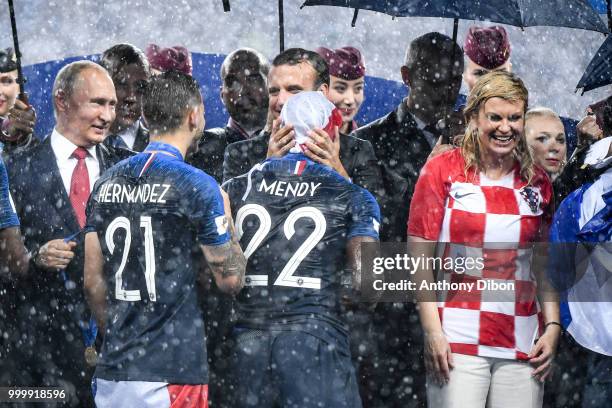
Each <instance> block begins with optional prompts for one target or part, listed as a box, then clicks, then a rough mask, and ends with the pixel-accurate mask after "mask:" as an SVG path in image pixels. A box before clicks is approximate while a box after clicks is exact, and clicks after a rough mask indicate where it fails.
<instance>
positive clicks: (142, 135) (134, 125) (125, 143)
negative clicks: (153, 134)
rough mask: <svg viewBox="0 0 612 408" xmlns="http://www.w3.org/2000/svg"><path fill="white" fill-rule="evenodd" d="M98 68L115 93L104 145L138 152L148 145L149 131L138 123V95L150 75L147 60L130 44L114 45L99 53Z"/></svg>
mask: <svg viewBox="0 0 612 408" xmlns="http://www.w3.org/2000/svg"><path fill="white" fill-rule="evenodd" d="M100 65H102V66H103V67H104V68H106V70H107V71H108V73H109V74H110V76H111V78H112V79H113V84H114V85H115V90H116V92H117V108H116V117H115V121H114V122H113V124H112V126H111V129H110V134H109V135H108V137H107V138H106V140H105V141H104V144H105V145H107V146H114V147H121V148H127V149H130V150H133V151H135V152H142V151H143V150H144V149H145V147H147V145H148V144H149V131H148V130H147V129H146V127H145V126H144V124H143V123H142V120H141V114H142V93H143V91H144V89H145V86H146V84H147V81H148V80H149V78H150V76H151V68H150V66H149V61H148V60H147V57H146V55H145V54H144V52H142V50H140V49H139V48H136V47H135V46H133V45H132V44H117V45H113V46H112V47H110V48H109V49H108V50H106V51H104V52H103V53H102V56H101V57H100Z"/></svg>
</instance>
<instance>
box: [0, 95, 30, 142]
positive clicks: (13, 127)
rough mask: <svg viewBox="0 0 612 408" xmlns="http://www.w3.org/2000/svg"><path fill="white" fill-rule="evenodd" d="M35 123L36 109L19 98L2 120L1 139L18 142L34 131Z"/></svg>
mask: <svg viewBox="0 0 612 408" xmlns="http://www.w3.org/2000/svg"><path fill="white" fill-rule="evenodd" d="M35 125H36V111H35V110H34V108H33V107H32V106H30V105H28V104H26V103H24V102H22V101H20V100H19V99H17V100H15V105H13V107H12V108H11V109H10V110H9V111H8V114H7V117H6V119H5V120H4V121H3V122H2V132H0V134H1V135H2V139H3V140H2V141H4V142H12V143H19V142H22V141H23V140H24V139H25V138H26V137H28V136H29V135H31V134H32V133H34V126H35Z"/></svg>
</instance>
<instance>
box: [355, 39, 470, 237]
mask: <svg viewBox="0 0 612 408" xmlns="http://www.w3.org/2000/svg"><path fill="white" fill-rule="evenodd" d="M452 52H454V53H455V67H454V69H453V70H452V74H451V70H450V64H451V55H452V54H451V53H452ZM462 72H463V51H461V48H460V47H459V46H458V45H457V44H456V43H454V42H453V41H452V39H450V38H449V37H447V36H445V35H443V34H440V33H428V34H425V35H423V36H421V37H419V38H417V39H415V40H414V41H412V42H411V44H410V46H409V47H408V51H407V52H406V61H405V63H404V65H403V66H402V68H401V74H402V80H403V81H404V84H405V85H406V86H407V87H408V88H409V90H410V94H409V95H408V97H407V98H406V99H404V100H403V101H402V103H400V105H399V106H398V107H397V108H396V109H395V110H394V111H392V112H390V113H389V114H388V115H386V116H383V117H382V118H380V119H377V120H375V121H374V122H372V123H369V124H367V125H365V126H363V127H361V128H359V129H357V130H356V131H354V132H353V133H352V134H353V136H355V137H358V138H361V139H364V140H368V141H370V142H371V143H372V146H373V147H374V152H375V154H376V157H377V159H378V162H379V164H380V166H381V167H382V172H383V178H384V184H385V185H384V188H385V197H384V199H382V200H381V202H380V205H381V213H382V225H381V229H380V233H381V241H383V242H384V241H395V242H405V241H406V230H407V227H406V223H407V220H408V208H410V198H411V197H412V190H413V188H414V185H415V184H416V181H417V178H418V177H419V172H420V171H421V167H423V165H424V164H425V161H426V160H427V156H428V155H429V153H430V152H431V150H432V148H433V147H434V146H435V144H436V141H437V139H438V138H439V136H440V134H439V131H438V130H437V124H438V122H439V121H440V120H441V119H444V118H445V117H446V115H447V114H448V113H450V112H451V111H452V110H451V108H452V106H453V103H454V101H455V100H456V99H457V94H458V93H459V88H460V87H461V73H462Z"/></svg>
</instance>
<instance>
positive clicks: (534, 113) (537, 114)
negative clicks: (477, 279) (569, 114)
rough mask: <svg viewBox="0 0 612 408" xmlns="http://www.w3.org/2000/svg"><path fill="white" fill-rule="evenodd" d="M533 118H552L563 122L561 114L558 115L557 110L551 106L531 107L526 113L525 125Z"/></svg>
mask: <svg viewBox="0 0 612 408" xmlns="http://www.w3.org/2000/svg"><path fill="white" fill-rule="evenodd" d="M532 118H552V119H556V120H558V121H559V122H561V123H563V122H562V121H561V118H560V117H559V115H557V112H555V111H554V110H552V109H550V108H545V107H544V106H536V107H535V108H531V109H529V110H528V111H527V113H525V126H526V124H527V121H528V120H529V119H532Z"/></svg>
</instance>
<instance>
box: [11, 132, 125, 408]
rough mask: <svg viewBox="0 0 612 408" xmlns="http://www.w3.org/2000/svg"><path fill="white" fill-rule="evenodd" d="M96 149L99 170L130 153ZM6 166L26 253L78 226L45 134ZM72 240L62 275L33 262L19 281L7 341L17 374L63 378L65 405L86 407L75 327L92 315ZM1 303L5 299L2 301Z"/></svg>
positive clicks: (53, 380) (49, 380) (43, 380)
mask: <svg viewBox="0 0 612 408" xmlns="http://www.w3.org/2000/svg"><path fill="white" fill-rule="evenodd" d="M96 152H97V157H98V161H99V165H100V174H102V173H103V172H104V171H105V170H107V169H108V168H109V167H111V166H112V165H114V164H115V163H117V162H118V161H120V160H123V159H124V158H127V157H129V156H130V155H131V154H132V152H131V151H129V150H125V149H119V148H113V147H108V146H105V145H104V144H99V145H98V146H97V147H96ZM7 168H8V173H9V179H10V188H11V195H12V197H13V200H14V201H15V208H16V211H17V215H18V216H19V219H20V222H21V233H22V235H23V236H24V239H25V246H26V248H27V249H28V250H29V251H31V252H36V251H37V250H38V249H39V248H40V247H41V246H42V245H44V244H45V243H46V242H48V241H51V240H53V239H59V238H66V237H68V236H70V235H71V234H73V233H75V232H77V231H79V229H80V227H79V224H78V221H77V218H76V215H75V213H74V210H73V208H72V205H71V204H70V199H69V197H68V194H67V193H66V189H65V188H64V184H63V182H62V177H61V175H60V171H59V168H58V167H57V162H56V160H55V155H54V153H53V149H52V148H51V138H50V137H47V139H46V140H45V141H43V142H41V143H40V144H39V145H37V146H34V147H32V148H30V149H27V150H25V151H21V152H18V153H15V154H12V155H10V156H9V160H8V162H7ZM75 241H76V242H77V246H76V247H75V248H74V254H75V256H74V258H73V259H72V261H71V262H70V264H69V265H68V267H67V268H66V270H65V277H66V279H64V276H62V275H63V274H62V273H59V272H51V271H47V270H42V269H39V268H38V267H36V266H35V265H34V262H31V265H30V272H29V274H28V275H29V278H28V280H26V281H22V282H20V283H19V284H18V286H19V287H18V288H16V292H15V295H16V296H15V298H14V299H13V304H12V306H13V307H14V309H12V313H14V314H13V318H14V320H15V322H14V323H15V328H14V333H13V335H14V337H13V339H12V340H13V341H12V342H11V343H12V345H13V346H14V348H15V350H13V352H14V353H13V355H12V358H11V359H10V360H12V363H13V364H16V365H17V367H16V368H15V369H16V370H17V371H15V372H14V373H15V374H16V375H18V376H19V377H20V378H21V380H22V381H26V384H27V385H30V386H44V385H53V384H58V381H60V386H62V387H63V385H61V384H62V383H61V382H66V383H68V384H71V385H72V386H74V389H75V391H76V396H77V398H78V402H77V401H75V400H74V399H70V400H69V405H72V406H91V405H92V404H93V401H92V393H91V387H90V385H91V384H90V381H91V374H92V372H93V370H92V369H91V368H89V367H87V366H86V364H85V361H84V357H83V355H84V351H85V346H84V342H83V334H82V332H81V330H80V328H79V326H78V320H79V319H83V320H85V321H87V320H88V318H89V316H90V312H89V310H88V308H87V306H86V302H85V299H84V296H83V263H84V245H83V241H84V240H83V237H82V235H81V236H80V237H79V238H77V239H75ZM2 303H3V304H5V302H4V300H3V302H2ZM18 381H19V380H18ZM26 384H23V385H26ZM69 387H70V386H69ZM67 392H69V389H68V390H67Z"/></svg>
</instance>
